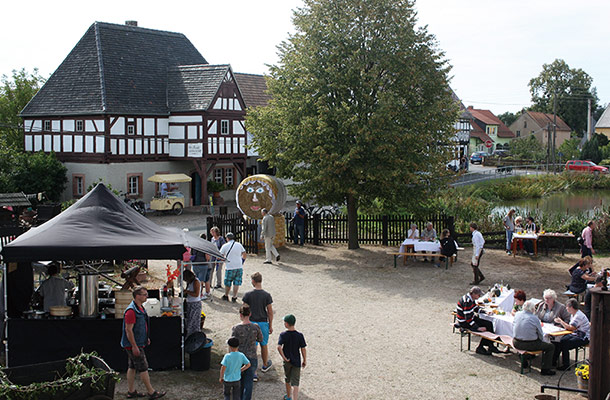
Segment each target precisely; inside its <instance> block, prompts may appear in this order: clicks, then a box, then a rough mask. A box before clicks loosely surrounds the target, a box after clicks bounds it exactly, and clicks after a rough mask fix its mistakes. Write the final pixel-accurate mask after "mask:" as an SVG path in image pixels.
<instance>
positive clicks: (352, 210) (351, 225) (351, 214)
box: [347, 194, 360, 250]
mask: <svg viewBox="0 0 610 400" xmlns="http://www.w3.org/2000/svg"><path fill="white" fill-rule="evenodd" d="M347 230H348V238H349V239H348V245H347V248H348V249H350V250H355V249H359V248H360V246H359V245H358V200H356V198H354V196H353V195H351V194H349V195H347Z"/></svg>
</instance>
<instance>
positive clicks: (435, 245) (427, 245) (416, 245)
mask: <svg viewBox="0 0 610 400" xmlns="http://www.w3.org/2000/svg"><path fill="white" fill-rule="evenodd" d="M407 245H411V246H413V250H415V252H416V253H417V252H420V251H435V252H440V251H441V244H440V242H426V241H424V240H418V239H405V241H404V242H402V244H401V245H400V250H399V253H405V252H406V251H405V250H406V248H405V246H407Z"/></svg>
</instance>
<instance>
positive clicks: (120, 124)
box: [110, 117, 125, 135]
mask: <svg viewBox="0 0 610 400" xmlns="http://www.w3.org/2000/svg"><path fill="white" fill-rule="evenodd" d="M110 134H111V135H124V134H125V118H123V117H119V118H118V119H117V121H116V122H115V123H114V125H112V128H110Z"/></svg>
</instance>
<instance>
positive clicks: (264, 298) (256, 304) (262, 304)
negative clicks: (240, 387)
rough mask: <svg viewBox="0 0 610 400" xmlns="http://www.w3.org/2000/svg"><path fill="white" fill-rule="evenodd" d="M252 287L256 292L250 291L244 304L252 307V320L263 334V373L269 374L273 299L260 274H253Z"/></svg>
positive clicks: (244, 299) (245, 296) (261, 343)
mask: <svg viewBox="0 0 610 400" xmlns="http://www.w3.org/2000/svg"><path fill="white" fill-rule="evenodd" d="M252 286H254V290H251V291H249V292H248V293H246V294H245V295H244V298H243V301H244V304H248V305H249V306H250V310H251V312H252V315H251V317H250V320H251V321H252V322H253V323H255V324H257V325H258V326H260V328H261V332H262V333H263V341H262V342H260V345H261V358H262V359H263V365H262V367H261V371H263V372H267V371H269V368H271V360H269V349H268V346H267V343H268V342H269V334H270V333H273V306H272V305H271V304H272V303H273V299H272V298H271V295H270V294H269V293H268V292H266V291H265V290H263V276H262V275H261V274H260V272H256V273H254V274H252Z"/></svg>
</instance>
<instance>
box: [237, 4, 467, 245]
mask: <svg viewBox="0 0 610 400" xmlns="http://www.w3.org/2000/svg"><path fill="white" fill-rule="evenodd" d="M413 5H414V4H413V1H408V0H305V1H304V7H303V8H300V9H298V10H296V11H295V13H294V19H293V21H294V25H295V30H296V33H295V34H293V35H291V36H290V37H289V38H288V39H287V40H286V41H284V42H282V43H281V44H280V45H279V46H278V53H279V63H278V64H277V65H273V66H270V76H269V77H268V80H267V85H268V88H269V92H270V94H271V96H272V99H271V101H270V103H269V105H268V106H267V107H264V108H258V109H254V110H250V111H249V112H248V115H247V125H248V129H249V131H251V132H252V133H253V134H254V140H253V146H254V147H255V148H257V149H258V152H259V155H260V157H261V159H263V160H267V161H269V163H270V165H271V166H273V167H276V168H277V172H278V174H279V175H280V176H283V177H288V178H292V179H293V180H294V181H295V182H298V184H297V185H295V186H294V187H293V190H292V191H293V193H295V194H296V195H298V196H301V197H303V198H306V199H315V200H316V201H318V202H319V203H322V204H324V203H326V204H329V203H339V204H347V212H348V221H349V223H348V225H349V248H350V249H355V248H358V234H357V212H358V208H359V207H362V206H368V205H370V204H371V203H372V202H374V201H376V202H377V203H381V204H384V205H385V207H390V206H399V205H400V206H403V205H405V204H409V203H411V202H417V201H421V200H422V198H423V197H422V194H421V192H422V191H425V190H427V189H430V188H433V187H434V186H435V185H436V184H437V183H438V177H439V176H441V175H442V171H444V170H445V165H444V164H445V162H446V161H447V159H448V158H449V156H448V151H447V149H448V147H447V146H446V144H447V143H449V140H450V139H449V138H450V135H452V134H453V130H454V129H453V123H454V121H455V120H456V119H457V115H458V114H457V106H456V104H454V102H453V101H452V99H451V95H450V92H449V90H448V77H447V73H448V70H449V66H448V65H447V62H446V61H445V59H444V55H443V53H442V52H441V51H440V50H439V49H438V48H437V45H436V41H435V39H434V37H433V36H432V35H430V34H428V32H427V31H426V29H425V28H417V27H416V23H417V18H416V12H415V11H414V9H413Z"/></svg>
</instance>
